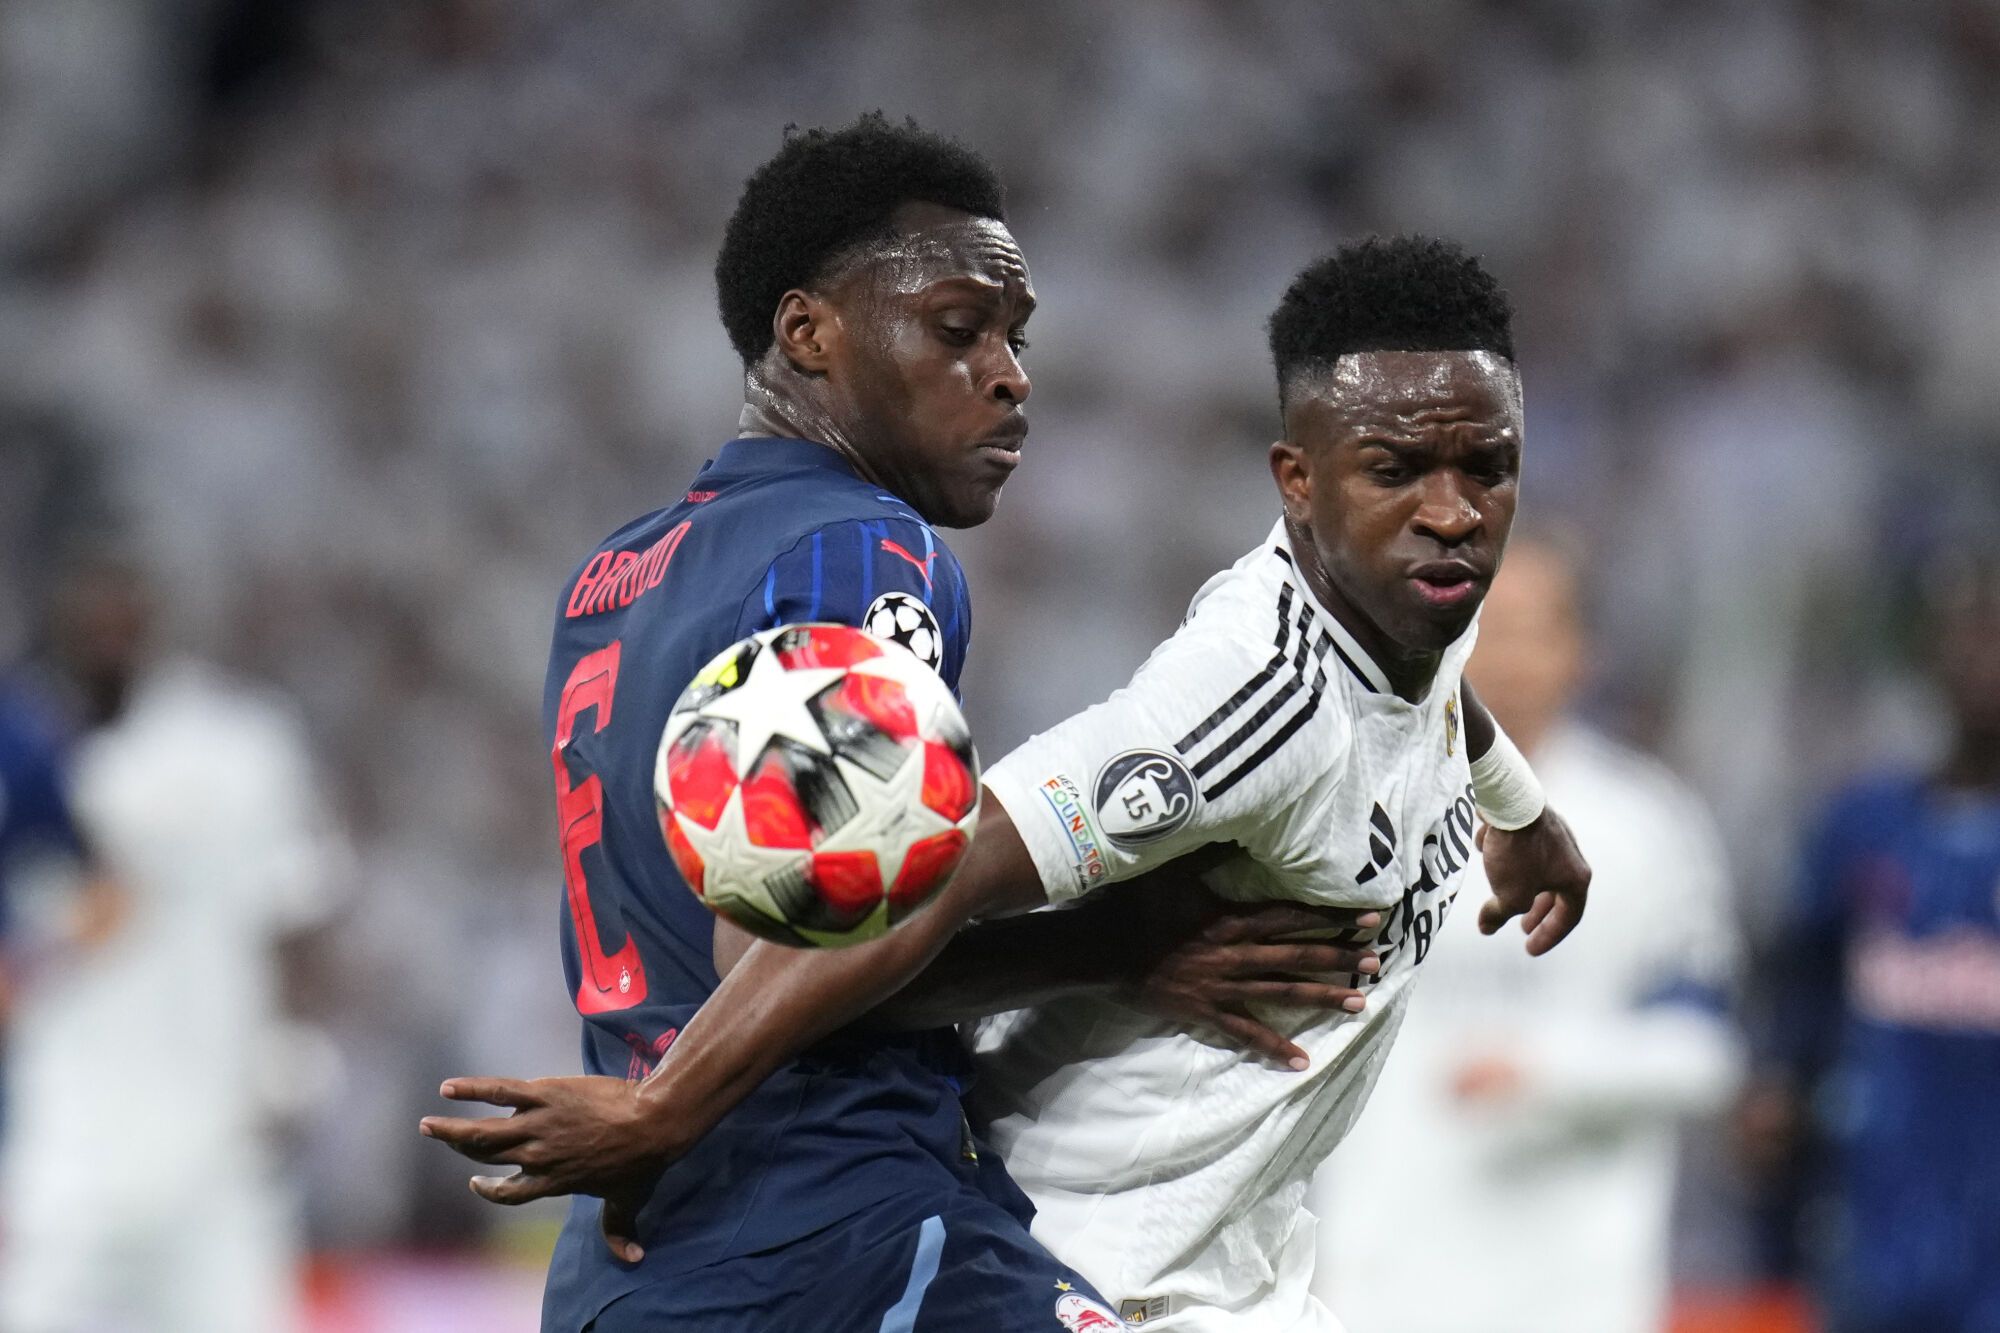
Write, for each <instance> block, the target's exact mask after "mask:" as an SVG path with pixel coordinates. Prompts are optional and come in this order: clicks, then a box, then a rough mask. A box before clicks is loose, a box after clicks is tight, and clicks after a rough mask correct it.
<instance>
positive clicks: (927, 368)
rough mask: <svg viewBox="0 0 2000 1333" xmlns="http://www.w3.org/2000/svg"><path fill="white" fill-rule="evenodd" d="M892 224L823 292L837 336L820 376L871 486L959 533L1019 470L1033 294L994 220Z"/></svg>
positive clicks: (939, 217) (905, 215)
mask: <svg viewBox="0 0 2000 1333" xmlns="http://www.w3.org/2000/svg"><path fill="white" fill-rule="evenodd" d="M896 222H897V233H896V235H895V236H893V237H891V238H890V239H889V240H887V241H885V242H883V243H882V244H880V245H878V246H874V247H871V248H870V249H869V250H868V252H867V253H866V254H865V255H864V256H862V257H861V258H860V259H858V260H857V261H855V264H854V267H853V268H852V269H850V270H848V271H846V272H844V273H842V274H841V275H839V276H838V277H837V278H836V279H834V280H833V281H832V282H830V283H828V284H827V288H828V295H829V297H830V299H831V302H832V305H833V307H834V309H835V311H836V313H837V317H838V319H839V321H840V330H841V339H840V353H839V355H838V356H837V358H836V360H835V363H834V365H833V367H832V368H831V370H830V372H829V380H830V381H831V387H832V388H833V390H834V391H835V393H836V394H837V395H838V400H839V408H838V410H839V413H840V415H841V416H842V417H843V418H845V421H844V423H843V425H844V429H845V431H846V433H847V435H848V438H849V439H850V440H851V441H852V442H853V445H854V448H855V450H856V452H858V453H859V454H860V455H861V456H862V458H864V459H865V460H866V462H867V464H868V466H869V468H870V470H871V471H873V472H874V473H875V475H876V477H877V479H878V480H880V481H881V482H882V483H883V484H884V485H886V486H887V487H889V488H890V489H891V490H893V491H895V492H896V493H897V494H898V495H900V496H902V497H903V498H904V499H905V500H908V501H909V502H910V503H911V504H912V505H914V506H915V507H916V509H917V512H919V513H921V514H922V515H924V517H926V518H928V519H930V520H931V521H932V522H933V523H937V524H940V525H942V526H945V527H954V528H963V527H972V526H974V525H975V524H979V523H984V522H985V521H986V520H987V519H989V518H991V517H992V516H993V509H994V506H995V505H996V504H997V503H998V502H999V499H1000V488H1001V487H1002V486H1003V485H1005V484H1006V482H1007V478H1008V477H1009V476H1011V475H1012V474H1013V471H1014V469H1015V467H1016V466H1018V465H1019V463H1020V461H1021V442H1022V441H1023V440H1024V439H1025V438H1026V437H1027V433H1028V419H1027V415H1026V414H1025V412H1024V411H1023V410H1022V408H1023V405H1024V404H1025V403H1026V402H1027V400H1028V392H1029V384H1028V376H1027V372H1026V371H1024V370H1022V368H1021V360H1020V358H1021V353H1022V352H1023V351H1024V350H1025V349H1026V347H1027V337H1026V329H1027V323H1028V317H1029V315H1030V314H1032V313H1033V311H1034V308H1035V292H1034V286H1033V284H1032V282H1031V281H1030V280H1029V277H1028V265H1027V261H1026V260H1025V259H1023V258H1022V257H1021V249H1020V247H1019V246H1018V245H1017V244H1015V241H1014V237H1013V235H1012V234H1011V233H1009V232H1008V230H1007V228H1006V227H1005V226H1004V225H1002V224H1001V223H998V222H994V221H992V220H990V219H987V218H975V217H972V216H970V215H968V214H965V213H960V212H956V211H954V210H952V209H947V208H942V207H939V206H938V205H935V204H907V205H905V206H904V207H903V208H902V209H900V210H898V212H897V214H896Z"/></svg>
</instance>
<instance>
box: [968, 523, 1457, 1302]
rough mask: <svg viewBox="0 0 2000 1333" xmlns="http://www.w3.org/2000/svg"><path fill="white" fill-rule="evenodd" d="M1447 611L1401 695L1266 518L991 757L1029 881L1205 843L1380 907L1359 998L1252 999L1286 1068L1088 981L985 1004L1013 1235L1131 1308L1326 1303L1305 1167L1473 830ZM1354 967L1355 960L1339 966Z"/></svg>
mask: <svg viewBox="0 0 2000 1333" xmlns="http://www.w3.org/2000/svg"><path fill="white" fill-rule="evenodd" d="M1472 640H1473V633H1472V632H1471V631H1468V632H1467V633H1466V634H1464V635H1463V636H1461V638H1460V639H1459V640H1458V641H1457V642H1456V643H1454V644H1453V645H1452V646H1451V647H1450V649H1448V650H1447V652H1446V653H1445V656H1444V661H1443V664H1442V665H1441V667H1440V668H1439V671H1438V674H1437V677H1436V679H1435V680H1434V681H1433V683H1432V685H1431V688H1430V690H1429V691H1428V692H1427V693H1426V695H1425V697H1424V698H1423V699H1422V700H1420V701H1417V702H1414V703H1413V702H1410V701H1407V700H1404V699H1401V698H1398V697H1397V696H1396V695H1395V693H1394V692H1392V691H1391V690H1390V688H1389V683H1388V680H1387V678H1386V677H1385V676H1384V675H1383V673H1382V671H1381V669H1380V668H1379V667H1378V666H1377V665H1376V664H1375V663H1374V662H1373V661H1371V660H1370V659H1369V657H1368V656H1367V654H1366V653H1364V652H1363V651H1362V649H1361V647H1360V645H1359V644H1358V643H1357V642H1356V641H1355V639H1354V637H1353V636H1352V635H1351V634H1349V633H1348V632H1347V631H1346V629H1344V628H1343V627H1342V626H1341V625H1340V623H1339V622H1338V621H1336V620H1335V619H1334V618H1333V616H1332V615H1331V614H1330V613H1328V612H1327V610H1326V609H1325V608H1324V607H1322V606H1320V605H1319V604H1318V602H1317V601H1316V600H1315V598H1314V597H1313V595H1312V594H1311V592H1310V591H1309V590H1308V589H1307V586H1306V584H1305V582H1304V580H1303V579H1302V578H1301V577H1300V575H1299V574H1298V572H1297V570H1296V568H1295V566H1294V561H1293V556H1292V553H1291V550H1290V548H1289V543H1288V542H1287V539H1286V534H1285V531H1284V526H1283V524H1282V523H1281V524H1279V525H1278V527H1277V528H1276V530H1275V531H1274V532H1273V533H1272V535H1271V537H1270V539H1269V540H1267V541H1266V542H1265V543H1263V544H1262V545H1261V546H1259V547H1258V548H1257V549H1256V550H1254V551H1252V552H1251V553H1250V554H1248V555H1246V556H1244V557H1243V558H1242V559H1241V560H1239V561H1237V562H1236V564H1235V565H1234V566H1232V567H1231V568H1230V569H1228V570H1226V571H1224V572H1223V573H1221V574H1219V575H1217V576H1216V577H1215V578H1213V579H1211V580H1209V582H1208V583H1207V584H1206V585H1205V586H1204V587H1203V588H1202V590H1201V592H1200V593H1199V594H1197V595H1196V597H1195V601H1194V605H1193V606H1192V608H1191V609H1190V611H1189V615H1188V619H1187V621H1186V622H1185V623H1184V624H1183V625H1182V626H1181V628H1180V629H1179V630H1178V631H1177V632H1176V633H1175V634H1174V636H1173V637H1172V638H1170V639H1168V640H1167V641H1166V642H1165V643H1163V644H1161V645H1160V647H1159V648H1157V649H1155V650H1154V652H1153V654H1152V656H1151V657H1149V658H1148V659H1147V660H1146V662H1145V664H1144V665H1143V666H1141V667H1140V668H1139V671H1138V673H1137V674H1136V675H1135V676H1134V677H1133V678H1132V682H1131V684H1129V685H1128V686H1126V687H1125V688H1124V689H1122V690H1120V691H1118V692H1117V693H1116V694H1114V695H1112V696H1111V698H1109V699H1108V700H1106V701H1105V702H1104V703H1102V704H1099V705H1097V706H1096V707H1094V708H1091V709H1088V710H1086V711H1085V712H1083V713H1080V714H1078V715H1077V716H1075V717H1072V718H1070V719H1069V720H1068V721H1066V722H1064V723H1062V724H1061V725H1059V726H1057V727H1055V728H1053V729H1052V730H1050V731H1047V732H1044V733H1042V734H1041V735H1039V736H1037V737H1035V738H1034V739H1033V740H1030V741H1029V742H1028V743H1027V744H1025V745H1023V746H1022V747H1021V748H1019V749H1018V750H1015V751H1014V752H1013V753H1012V754H1010V755H1008V756H1007V757H1006V758H1005V759H1003V760H1001V761H1000V762H999V763H998V764H997V765H995V766H994V767H993V768H992V769H991V770H989V771H988V773H987V775H986V783H987V785H988V787H990V788H991V790H992V792H993V794H994V796H996V797H997V798H998V799H999V801H1000V803H1001V804H1002V805H1003V806H1005V807H1006V809H1007V812H1008V814H1009V815H1010V816H1011V817H1012V819H1013V821H1014V824H1015V826H1016V827H1017V828H1018V829H1019V830H1020V833H1021V836H1022V838H1023V839H1024V840H1025V841H1026V843H1027V846H1028V849H1029V851H1030V852H1031V853H1032V855H1033V856H1034V859H1035V864H1036V866H1037V867H1038V868H1039V870H1040V871H1041V875H1042V880H1043V883H1044V884H1045V885H1046V887H1047V889H1048V893H1049V897H1050V900H1051V901H1054V902H1059V901H1062V900H1065V899H1068V898H1072V897H1075V896H1076V895H1078V894H1081V893H1083V892H1086V891H1087V890H1089V889H1090V888H1093V887H1095V886H1097V885H1099V884H1106V883H1111V882H1114V881H1117V880H1122V879H1127V878H1130V877H1132V876H1134V875H1137V874H1139V873H1141V872H1142V871H1145V870H1148V869H1151V868H1153V867H1155V866H1159V865H1161V864H1163V863H1165V862H1167V861H1169V860H1172V859H1173V858H1174V857H1176V856H1179V855H1181V854H1182V853H1184V852H1188V851H1192V850H1194V849H1195V848H1197V847H1201V846H1203V845H1205V844H1208V843H1214V842H1231V843H1235V844H1237V845H1238V846H1239V847H1241V848H1242V849H1243V854H1242V855H1240V856H1237V857H1235V858H1232V859H1231V860H1230V861H1229V862H1227V863H1225V864H1224V865H1222V866H1220V867H1218V868H1217V869H1216V870H1214V871H1211V872H1210V873H1209V875H1208V882H1209V883H1210V885H1211V886H1212V887H1214V888H1215V889H1216V891H1217V892H1219V893H1221V894H1223V895H1224V896H1226V897H1230V898H1233V899H1238V900H1260V899H1287V900H1291V901H1295V902H1302V903H1318V904H1326V905H1329V906H1338V907H1354V908H1378V909H1381V910H1382V912H1383V916H1384V920H1383V923H1382V925H1381V926H1380V927H1379V928H1378V929H1377V931H1376V932H1375V947H1376V949H1377V951H1378V952H1379V954H1380V955H1381V959H1382V970H1381V973H1380V975H1379V977H1377V978H1376V979H1375V980H1374V982H1373V983H1372V984H1369V985H1367V987H1366V989H1367V995H1368V1005H1367V1007H1366V1009H1364V1010H1363V1011H1362V1012H1361V1013H1359V1014H1342V1013H1334V1014H1329V1013H1326V1012H1320V1011H1299V1010H1285V1011H1269V1012H1264V1013H1261V1014H1260V1017H1262V1018H1264V1019H1265V1020H1266V1021H1268V1022H1270V1023H1271V1024H1272V1025H1273V1026H1275V1027H1277V1028H1279V1029H1280V1030H1282V1031H1284V1032H1285V1033H1286V1034H1287V1035H1288V1036H1290V1037H1291V1038H1292V1040H1293V1041H1295V1042H1296V1043H1297V1044H1298V1045H1299V1046H1300V1047H1302V1048H1303V1049H1304V1050H1305V1051H1306V1052H1307V1053H1308V1054H1309V1055H1310V1056H1311V1059H1312V1066H1311V1068H1310V1069H1308V1070H1306V1071H1305V1072H1303V1073H1294V1072H1292V1071H1291V1070H1288V1069H1284V1068H1281V1067H1278V1066H1275V1065H1274V1064H1272V1063H1271V1062H1270V1061H1268V1060H1265V1059H1263V1058H1261V1057H1257V1056H1254V1055H1246V1054H1245V1053H1243V1052H1241V1051H1240V1050H1238V1049H1236V1048H1234V1047H1232V1046H1229V1045H1227V1044H1225V1043H1224V1041H1223V1039H1222V1038H1221V1037H1220V1036H1218V1035H1216V1034H1196V1035H1189V1034H1186V1033H1183V1032H1181V1031H1179V1030H1178V1029H1177V1028H1176V1027H1175V1026H1174V1025H1173V1024H1170V1023H1167V1022H1164V1021H1162V1020H1160V1019H1157V1018H1155V1017H1153V1016H1151V1015H1149V1014H1146V1013H1142V1012H1139V1011H1137V1010H1135V1009H1132V1008H1129V1007H1127V1006H1124V1005H1121V1004H1119V1003H1117V1002H1115V1001H1113V1000H1110V999H1104V998H1097V997H1079V998H1068V999H1059V1000H1056V1001H1054V1002H1052V1003H1049V1004H1045V1005H1042V1006H1040V1007H1039V1008H1036V1009H1033V1010H1021V1011H1017V1012H1015V1013H1011V1014H1002V1015H999V1016H997V1017H995V1018H992V1019H989V1020H987V1021H986V1022H985V1023H983V1024H982V1025H980V1028H979V1030H978V1032H977V1039H976V1049H977V1051H978V1055H979V1062H980V1078H979V1081H978V1083H977V1084H976V1086H975V1089H974V1093H973V1104H974V1108H975V1110H976V1111H977V1113H978V1114H979V1115H980V1116H981V1117H982V1119H983V1120H985V1121H986V1122H987V1125H988V1133H989V1136H990V1139H991V1142H992V1143H993V1146H994V1147H995V1148H997V1149H998V1150H999V1151H1000V1153H1001V1155H1002V1156H1003V1157H1004V1159H1005V1160H1006V1163H1007V1166H1008V1169H1009V1171H1010V1172H1011V1173H1012V1174H1013V1176H1014V1178H1015V1179H1016V1180H1017V1181H1019V1182H1020V1184H1021V1185H1022V1187H1023V1188H1024V1189H1026V1190H1027V1192H1028V1193H1029V1195H1030V1196H1031V1197H1032V1198H1033V1200H1034V1202H1035V1205H1036V1207H1037V1209H1038V1210H1039V1213H1038V1216H1037V1217H1036V1219H1035V1224H1034V1232H1035V1235H1036V1236H1037V1237H1038V1238H1039V1239H1040V1240H1041V1241H1042V1242H1043V1243H1044V1244H1046V1245H1047V1246H1048V1247H1049V1249H1050V1250H1051V1251H1052V1252H1053V1253H1054V1254H1055V1255H1056V1256H1057V1257H1058V1258H1060V1259H1062V1260H1063V1261H1064V1262H1065V1263H1067V1264H1070V1265H1071V1266H1073V1267H1075V1268H1076V1269H1077V1270H1078V1271H1079V1272H1081V1273H1083V1274H1084V1275H1085V1276H1086V1277H1088V1278H1089V1279H1090V1280H1091V1281H1092V1282H1093V1283H1095V1284H1096V1285H1097V1287H1098V1289H1099V1290H1100V1291H1102V1292H1103V1293H1104V1294H1105V1295H1106V1296H1107V1297H1108V1298H1110V1299H1111V1300H1112V1301H1113V1302H1114V1304H1116V1305H1117V1306H1118V1307H1119V1309H1120V1312H1121V1313H1122V1314H1124V1315H1125V1316H1126V1318H1128V1319H1131V1320H1133V1321H1134V1322H1142V1323H1144V1324H1146V1325H1147V1326H1148V1327H1152V1326H1155V1325H1157V1326H1160V1327H1168V1328H1174V1329H1183V1330H1190V1329H1203V1330H1208V1329H1217V1330H1219V1329H1230V1330H1251V1329H1255V1330H1259V1333H1273V1331H1275V1330H1286V1329H1327V1328H1334V1327H1336V1325H1334V1323H1333V1321H1332V1319H1331V1317H1330V1316H1329V1315H1328V1314H1327V1313H1326V1311H1325V1310H1324V1309H1323V1308H1322V1307H1320V1306H1319V1304H1318V1302H1317V1301H1315V1300H1314V1299H1313V1298H1312V1296H1311V1295H1310V1293H1309V1291H1308V1290H1307V1287H1308V1283H1309V1281H1310V1278H1311V1270H1312V1250H1313V1237H1312V1229H1313V1224H1312V1219H1311V1217H1310V1215H1309V1214H1307V1213H1306V1212H1305V1210H1304V1209H1303V1207H1302V1206H1301V1200H1302V1198H1303V1196H1304V1193H1305V1189H1306V1183H1307V1181H1308V1180H1309V1178H1310V1177H1311V1175H1312V1172H1313V1168H1314V1167H1315V1166H1317V1165H1318V1164H1319V1162H1320V1160H1321V1159H1322V1158H1324V1157H1325V1156H1326V1155H1327V1153H1328V1152H1329V1151H1331V1150H1332V1148H1333V1146H1334V1144H1336V1143H1337V1142H1339V1140H1340V1137H1341V1135H1342V1134H1344V1133H1345V1132H1346V1131H1347V1128H1348V1126H1349V1125H1350V1124H1351V1123H1353V1120H1354V1118H1355V1116H1356V1115H1357V1114H1358V1113H1359V1112H1360V1110H1361V1106H1362V1103H1363V1102H1364V1101H1366V1099H1367V1096H1368V1092H1369V1089H1370V1087H1371V1086H1372V1085H1373V1084H1374V1081H1375V1075H1376V1071H1377V1070H1378V1068H1379V1067H1380V1065H1381V1063H1382V1060H1383V1058H1384V1056H1385V1055H1386V1053H1387V1051H1388V1047H1389V1043H1390V1041H1391V1040H1392V1039H1393V1037H1394V1036H1395V1032H1396V1028H1397V1026H1398V1024H1399V1023H1400V1022H1401V1017H1402V1011H1403V1004H1404V1000H1405V998H1406V996H1407V995H1408V993H1409V988H1410V985H1411V983H1412V982H1413V981H1414V979H1415V976H1416V972H1417V969H1418V966H1419V965H1420V964H1421V963H1422V962H1423V961H1424V958H1425V956H1426V954H1427V953H1428V952H1429V950H1430V945H1431V942H1432V940H1433V939H1434V938H1435V937H1436V934H1437V929H1438V926H1439V924H1440V923H1441V922H1442V920H1443V919H1444V914H1445V913H1446V912H1447V911H1448V910H1449V909H1450V907H1451V904H1452V901H1453V899H1454V898H1455V896H1456V893H1457V887H1458V883H1459V878H1460V875H1461V873H1462V872H1463V870H1464V868H1465V866H1466V864H1467V863H1468V861H1469V860H1470V859H1471V858H1472V857H1473V856H1475V855H1476V854H1477V853H1476V852H1475V851H1474V850H1473V843H1472V835H1473V827H1474V821H1475V814H1474V810H1473V803H1472V789H1471V775H1470V772H1469V770H1468V765H1467V760H1466V755H1465V741H1464V736H1463V733H1462V728H1461V724H1460V721H1461V713H1460V704H1459V699H1458V694H1459V675H1460V671H1461V669H1462V668H1463V666H1464V663H1465V659H1466V657H1467V656H1468V655H1469V654H1470V653H1471V651H1472ZM1361 980H1362V981H1363V982H1364V983H1365V982H1366V979H1365V978H1363V979H1361Z"/></svg>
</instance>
